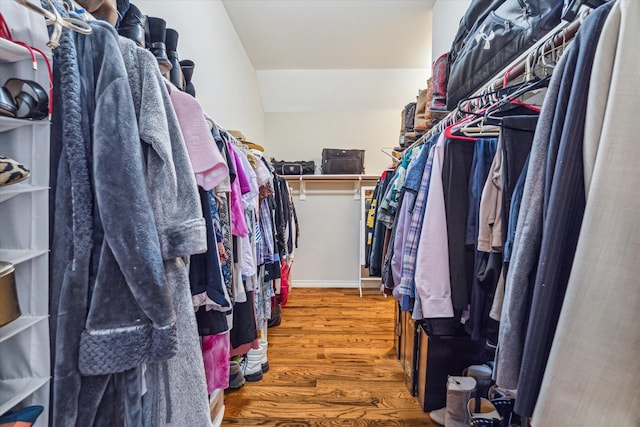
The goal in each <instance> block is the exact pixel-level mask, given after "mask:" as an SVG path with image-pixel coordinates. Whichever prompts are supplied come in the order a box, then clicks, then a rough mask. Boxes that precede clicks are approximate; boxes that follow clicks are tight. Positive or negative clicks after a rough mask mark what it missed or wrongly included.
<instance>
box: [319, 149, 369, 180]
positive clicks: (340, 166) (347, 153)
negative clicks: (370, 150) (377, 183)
mask: <svg viewBox="0 0 640 427" xmlns="http://www.w3.org/2000/svg"><path fill="white" fill-rule="evenodd" d="M322 173H323V174H324V175H342V174H345V175H352V174H353V175H360V174H363V173H364V150H342V149H338V148H323V149H322Z"/></svg>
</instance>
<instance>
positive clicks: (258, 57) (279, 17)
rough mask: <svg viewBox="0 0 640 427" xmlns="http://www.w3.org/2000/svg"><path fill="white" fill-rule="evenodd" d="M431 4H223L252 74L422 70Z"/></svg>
mask: <svg viewBox="0 0 640 427" xmlns="http://www.w3.org/2000/svg"><path fill="white" fill-rule="evenodd" d="M434 2H435V1H434V0H223V4H224V7H225V9H226V11H227V14H228V15H229V17H230V19H231V22H232V23H233V26H234V27H235V29H236V32H237V33H238V36H239V37H240V40H241V41H242V43H243V45H244V47H245V50H246V52H247V54H248V55H249V58H250V60H251V62H252V63H253V66H254V67H255V69H256V70H285V69H299V70H301V69H315V70H319V69H380V68H382V69H417V68H420V69H425V68H427V67H429V66H430V64H431V28H430V27H431V10H432V8H433V4H434Z"/></svg>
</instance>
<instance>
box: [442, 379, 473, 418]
mask: <svg viewBox="0 0 640 427" xmlns="http://www.w3.org/2000/svg"><path fill="white" fill-rule="evenodd" d="M475 391H476V380H475V378H473V377H449V379H448V380H447V411H446V412H445V414H444V425H445V427H468V426H469V411H468V410H467V403H468V402H469V399H471V398H472V397H473V396H474V393H475Z"/></svg>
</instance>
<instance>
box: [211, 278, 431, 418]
mask: <svg viewBox="0 0 640 427" xmlns="http://www.w3.org/2000/svg"><path fill="white" fill-rule="evenodd" d="M393 310H394V300H393V298H384V297H383V296H382V295H380V293H379V292H378V291H377V290H365V291H364V297H363V298H362V299H360V297H359V295H358V290H357V289H309V288H295V289H293V290H292V292H291V294H290V296H289V301H288V303H287V306H286V307H285V308H283V310H282V323H281V325H280V326H277V327H273V328H270V329H269V331H268V336H267V338H268V341H269V349H268V353H267V354H268V359H269V367H270V369H269V372H267V373H266V374H265V375H264V378H263V379H262V381H259V382H253V383H246V384H245V385H244V386H243V387H242V388H240V389H238V390H234V391H229V392H227V393H226V395H225V405H226V410H225V418H224V421H223V423H222V425H223V426H236V425H237V426H282V427H284V426H286V427H298V426H300V427H302V426H354V427H358V426H385V427H386V426H388V427H392V426H436V424H433V422H432V421H431V420H430V418H429V416H428V415H427V414H425V413H423V412H422V410H421V408H420V407H419V404H418V401H417V399H416V398H415V397H412V396H411V394H410V393H409V390H408V389H407V387H406V385H405V384H404V383H403V380H402V378H403V374H402V370H401V367H400V363H399V362H398V361H397V359H396V351H395V349H394V340H393Z"/></svg>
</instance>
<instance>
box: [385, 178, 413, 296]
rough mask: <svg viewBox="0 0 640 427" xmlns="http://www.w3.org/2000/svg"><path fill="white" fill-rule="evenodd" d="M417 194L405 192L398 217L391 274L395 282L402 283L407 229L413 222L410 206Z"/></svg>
mask: <svg viewBox="0 0 640 427" xmlns="http://www.w3.org/2000/svg"><path fill="white" fill-rule="evenodd" d="M415 198H416V195H415V194H414V193H412V192H410V191H406V192H405V193H404V196H403V199H402V204H401V205H400V211H399V213H398V216H397V217H396V221H397V226H396V237H395V239H394V241H393V257H392V258H391V274H392V275H393V283H397V284H400V280H401V279H402V259H403V258H404V248H405V243H406V237H407V230H408V229H409V225H410V224H411V214H410V213H409V206H412V205H413V203H414V201H415Z"/></svg>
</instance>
